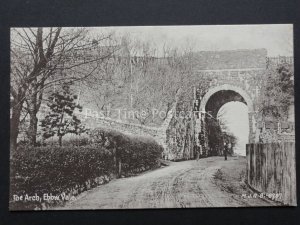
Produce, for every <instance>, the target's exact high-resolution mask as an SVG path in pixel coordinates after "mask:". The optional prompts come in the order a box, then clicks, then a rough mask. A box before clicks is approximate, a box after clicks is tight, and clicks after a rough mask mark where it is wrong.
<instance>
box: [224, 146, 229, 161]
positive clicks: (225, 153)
mask: <svg viewBox="0 0 300 225" xmlns="http://www.w3.org/2000/svg"><path fill="white" fill-rule="evenodd" d="M223 151H224V157H225V160H227V153H228V145H227V143H226V142H224V150H223Z"/></svg>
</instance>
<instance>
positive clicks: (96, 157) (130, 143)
mask: <svg viewBox="0 0 300 225" xmlns="http://www.w3.org/2000/svg"><path fill="white" fill-rule="evenodd" d="M91 137H92V140H91V141H89V142H88V143H87V142H86V140H85V141H84V142H83V143H86V144H87V145H85V146H80V147H78V146H76V145H74V146H72V145H71V144H69V145H68V146H64V147H58V146H47V147H29V146H27V147H23V148H22V147H20V148H19V149H18V154H15V155H14V157H13V158H12V159H11V174H10V178H11V182H10V183H11V192H10V200H11V202H10V208H11V209H12V210H16V209H21V210H24V209H25V210H26V209H28V210H31V209H43V208H47V207H49V206H53V205H57V204H63V202H64V201H65V200H68V199H70V198H72V197H73V196H76V195H78V194H79V193H81V192H83V191H85V190H88V189H90V188H92V187H95V186H98V185H101V184H104V183H106V182H108V181H109V180H110V179H112V178H114V177H118V176H131V175H134V174H137V173H139V172H142V171H145V170H148V169H152V168H156V167H157V166H158V165H159V163H158V160H159V158H160V157H161V153H162V150H163V149H162V147H161V146H160V145H158V144H157V143H156V142H155V141H153V140H151V139H148V138H144V137H138V138H136V137H134V138H133V137H129V136H127V135H124V134H122V133H120V132H117V131H111V130H102V129H97V130H94V131H92V132H91ZM76 143H77V142H76ZM120 165H121V166H120ZM119 166H120V168H121V170H119ZM119 173H120V174H119ZM26 194H27V195H28V196H34V195H38V196H40V197H41V198H42V197H43V195H44V194H52V195H55V196H60V201H56V200H55V201H44V200H43V199H42V201H41V202H37V201H27V202H24V201H20V202H13V201H12V200H13V195H18V196H21V195H23V196H25V195H26ZM62 196H65V197H66V199H65V200H62Z"/></svg>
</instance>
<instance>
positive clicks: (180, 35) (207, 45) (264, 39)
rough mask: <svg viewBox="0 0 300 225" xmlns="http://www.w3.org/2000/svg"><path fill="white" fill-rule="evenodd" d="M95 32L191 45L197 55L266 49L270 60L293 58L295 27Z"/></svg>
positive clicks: (144, 28)
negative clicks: (273, 57)
mask: <svg viewBox="0 0 300 225" xmlns="http://www.w3.org/2000/svg"><path fill="white" fill-rule="evenodd" d="M92 30H93V32H95V33H98V32H100V33H101V32H102V31H104V30H105V31H110V30H113V31H116V32H117V33H119V34H126V33H128V34H130V35H131V36H133V37H135V38H137V39H140V40H143V41H149V42H151V43H155V44H156V45H157V46H160V47H162V46H163V45H164V44H166V45H168V46H171V47H178V48H180V47H183V46H185V45H187V43H190V44H189V45H191V46H192V47H193V50H194V51H215V50H234V49H257V48H265V49H267V51H268V56H278V55H281V56H292V55H293V25H292V24H273V25H201V26H133V27H106V28H103V27H97V28H93V29H92Z"/></svg>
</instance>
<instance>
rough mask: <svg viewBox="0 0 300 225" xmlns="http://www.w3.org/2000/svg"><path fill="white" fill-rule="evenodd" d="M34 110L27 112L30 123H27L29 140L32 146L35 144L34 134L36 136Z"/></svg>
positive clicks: (36, 123)
mask: <svg viewBox="0 0 300 225" xmlns="http://www.w3.org/2000/svg"><path fill="white" fill-rule="evenodd" d="M36 114H37V112H36V110H33V111H31V112H30V113H29V115H30V123H29V129H28V134H29V141H30V144H31V145H32V146H36V136H37V125H38V118H37V116H36Z"/></svg>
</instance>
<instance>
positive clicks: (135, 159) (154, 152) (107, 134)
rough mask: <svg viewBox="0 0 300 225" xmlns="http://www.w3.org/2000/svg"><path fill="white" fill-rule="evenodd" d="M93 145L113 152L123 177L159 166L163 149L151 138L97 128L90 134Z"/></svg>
mask: <svg viewBox="0 0 300 225" xmlns="http://www.w3.org/2000/svg"><path fill="white" fill-rule="evenodd" d="M90 140H91V142H92V143H94V144H98V145H100V146H102V147H105V148H108V149H112V150H114V152H115V154H116V156H117V160H120V163H121V166H122V169H121V174H120V175H123V176H128V175H132V174H135V173H138V172H141V171H144V170H147V169H150V168H155V167H156V166H158V165H159V159H161V157H162V152H163V147H162V146H161V145H159V144H158V143H157V142H156V141H155V140H154V139H153V138H150V137H144V136H131V135H125V134H123V133H121V132H118V131H115V130H110V129H104V128H98V129H94V130H92V131H91V132H90Z"/></svg>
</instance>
